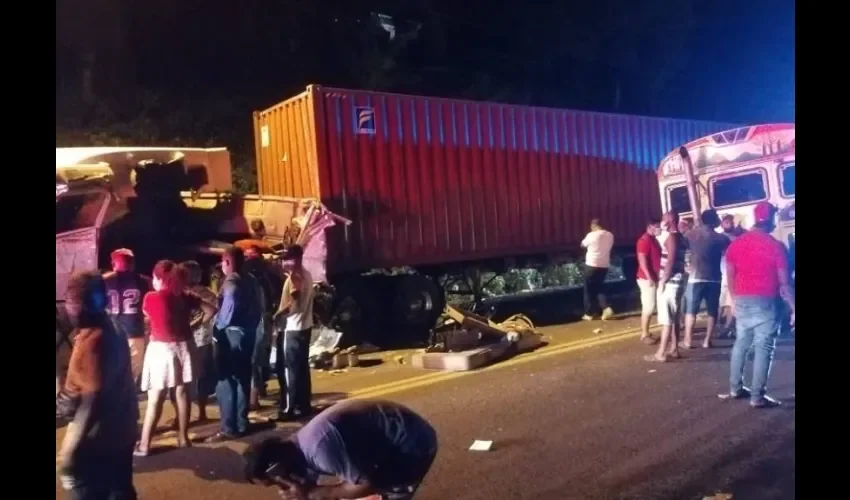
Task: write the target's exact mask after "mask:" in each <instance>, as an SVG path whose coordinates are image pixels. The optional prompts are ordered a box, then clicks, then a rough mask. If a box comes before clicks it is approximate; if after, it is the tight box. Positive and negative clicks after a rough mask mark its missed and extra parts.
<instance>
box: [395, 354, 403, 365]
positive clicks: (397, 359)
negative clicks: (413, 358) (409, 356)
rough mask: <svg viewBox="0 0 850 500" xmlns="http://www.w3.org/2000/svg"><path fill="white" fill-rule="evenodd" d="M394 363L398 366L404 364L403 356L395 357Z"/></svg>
mask: <svg viewBox="0 0 850 500" xmlns="http://www.w3.org/2000/svg"><path fill="white" fill-rule="evenodd" d="M395 362H396V363H398V364H400V365H403V364H404V356H396V357H395Z"/></svg>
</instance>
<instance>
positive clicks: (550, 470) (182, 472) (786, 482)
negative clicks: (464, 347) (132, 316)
mask: <svg viewBox="0 0 850 500" xmlns="http://www.w3.org/2000/svg"><path fill="white" fill-rule="evenodd" d="M649 350H650V348H647V347H645V346H643V345H640V344H639V343H638V342H637V340H636V339H634V340H631V339H630V340H625V341H617V342H612V343H607V344H604V345H598V346H590V347H586V348H581V349H577V350H570V351H569V352H565V353H561V354H555V355H547V356H545V357H544V356H539V357H536V356H535V354H530V355H526V356H527V357H528V359H526V360H522V358H515V360H513V361H512V362H507V363H503V364H502V365H501V366H500V365H495V366H494V367H492V368H489V369H485V370H483V371H479V372H474V373H470V374H468V375H463V376H459V377H454V378H447V379H443V380H436V381H433V382H431V383H428V384H427V385H424V386H419V387H413V388H410V389H407V390H403V391H401V392H396V393H394V394H392V395H389V396H386V397H388V398H391V399H394V400H397V401H400V402H402V403H405V404H407V405H409V406H410V407H412V408H414V409H415V410H417V411H418V412H420V413H422V414H423V415H424V416H426V417H427V418H428V419H429V420H430V421H431V422H432V423H433V424H434V426H435V427H436V428H437V430H438V432H439V435H440V452H439V454H438V457H437V460H436V462H435V464H434V467H433V468H432V470H431V473H430V474H429V476H428V478H427V479H426V481H425V484H424V485H423V487H422V489H421V490H420V494H419V495H418V496H417V498H419V499H421V500H429V499H434V500H442V499H470V500H475V499H482V500H485V499H486V500H491V499H494V498H506V499H507V498H510V499H513V498H517V499H552V500H560V499H573V498H575V499H620V498H622V499H675V500H683V499H690V498H697V499H700V498H703V497H705V496H711V495H714V494H716V493H731V494H732V495H734V497H733V498H734V499H735V500H751V499H752V500H760V499H791V498H795V495H794V488H795V464H794V462H795V460H794V432H795V410H794V398H795V377H794V366H795V362H794V346H793V343H790V342H789V341H785V342H783V344H782V345H781V346H780V347H779V349H778V351H777V359H776V363H775V364H774V370H773V373H772V375H771V389H772V391H771V392H772V394H773V395H774V396H775V397H777V398H779V399H781V400H783V401H784V402H785V404H784V405H783V406H782V407H780V408H776V409H770V410H754V409H751V408H750V407H749V405H747V404H746V402H740V401H735V402H723V401H720V400H719V399H718V398H717V396H716V395H717V393H719V392H721V391H723V390H725V389H726V388H727V386H726V380H727V378H728V374H727V371H728V366H729V365H728V355H729V349H728V348H723V347H720V348H715V349H712V350H701V349H696V350H693V351H689V352H688V353H686V356H687V357H686V358H685V359H683V360H680V361H676V362H671V363H667V364H650V363H647V362H645V361H643V355H644V354H646V353H648V352H649ZM291 430H292V428H291V427H279V428H278V429H276V430H268V431H264V432H262V433H260V434H258V435H255V436H252V437H251V438H248V439H257V438H258V437H260V436H262V435H265V434H268V433H271V432H282V433H286V432H291ZM475 439H483V440H493V441H494V446H493V449H492V450H491V451H489V452H471V451H468V448H469V446H470V445H471V444H472V442H473V440H475ZM246 442H247V440H246ZM246 442H236V443H229V444H226V445H218V446H208V445H199V446H197V447H195V448H192V449H186V450H171V451H166V452H164V453H161V454H157V455H154V456H151V457H148V458H145V459H139V460H137V463H136V476H135V482H136V487H137V489H138V491H139V494H140V498H142V499H162V500H167V499H172V498H174V499H178V498H181V499H195V498H197V499H201V498H205V499H206V498H215V499H239V500H245V499H246V498H251V499H258V500H260V499H273V498H277V496H276V494H275V492H274V491H272V490H267V489H264V488H262V487H259V486H253V485H248V484H245V483H242V482H241V480H240V473H241V466H240V459H239V453H241V451H242V450H244V448H245V446H246ZM63 497H64V495H63V494H61V493H60V490H59V489H58V485H57V498H63Z"/></svg>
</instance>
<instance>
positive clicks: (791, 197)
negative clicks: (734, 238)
mask: <svg viewBox="0 0 850 500" xmlns="http://www.w3.org/2000/svg"><path fill="white" fill-rule="evenodd" d="M684 147H685V148H687V149H688V153H689V155H690V157H691V163H692V164H693V172H694V180H695V182H696V191H697V197H698V198H699V204H700V206H701V208H702V209H703V210H705V209H708V208H713V209H715V210H717V213H718V214H719V215H720V216H721V217H722V216H724V215H726V214H732V216H733V217H734V218H735V221H736V223H737V224H739V225H740V226H741V227H743V228H744V229H749V227H750V226H752V224H753V220H752V217H753V207H754V206H755V204H756V203H758V202H761V201H768V202H770V203H772V204H773V205H774V206H776V207H777V208H778V209H779V213H778V221H777V228H776V231H775V232H774V236H775V237H776V238H777V239H778V240H780V241H782V242H783V243H784V244H785V245H787V246H788V248H789V250H790V251H791V254H792V255H793V253H794V242H795V230H794V223H795V193H796V190H795V177H794V175H795V167H796V161H795V152H796V138H795V133H794V124H793V123H775V124H765V125H752V126H749V127H740V128H735V129H731V130H726V131H724V132H719V133H716V134H712V135H708V136H705V137H702V138H700V139H697V140H695V141H691V142H689V143H687V144H685V145H684ZM658 185H659V191H660V193H661V206H662V208H663V210H664V211H665V212H667V211H675V212H676V213H678V214H679V217H680V218H683V219H687V218H692V217H695V215H694V213H693V210H692V208H691V202H690V198H689V196H688V188H687V178H686V172H685V166H684V162H683V161H682V158H681V156H680V154H679V150H678V148H677V149H676V150H674V151H672V152H671V153H670V154H668V155H667V156H666V157H665V158H664V160H662V161H661V164H660V165H659V167H658Z"/></svg>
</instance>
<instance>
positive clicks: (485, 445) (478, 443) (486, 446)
mask: <svg viewBox="0 0 850 500" xmlns="http://www.w3.org/2000/svg"><path fill="white" fill-rule="evenodd" d="M492 447H493V441H482V440H480V439H476V440H475V441H473V442H472V446H470V447H469V451H490V448H492Z"/></svg>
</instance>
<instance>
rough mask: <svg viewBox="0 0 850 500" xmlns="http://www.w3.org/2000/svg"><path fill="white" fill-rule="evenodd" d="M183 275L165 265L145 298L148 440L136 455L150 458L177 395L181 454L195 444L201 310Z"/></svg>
mask: <svg viewBox="0 0 850 500" xmlns="http://www.w3.org/2000/svg"><path fill="white" fill-rule="evenodd" d="M184 283H185V279H184V277H183V273H182V272H181V269H180V268H179V267H177V264H175V263H174V262H172V261H170V260H161V261H159V262H157V263H156V266H154V268H153V289H154V291H152V292H149V293H148V294H147V295H145V299H144V302H143V304H142V310H143V311H144V313H145V316H146V317H147V318H148V321H149V322H150V329H151V340H150V343H149V344H148V349H147V352H146V353H145V365H144V368H143V369H142V390H143V391H147V393H148V405H147V410H146V411H145V421H144V423H143V424H142V435H141V438H140V439H139V446H138V447H137V448H136V451H135V455H136V456H140V457H144V456H147V455H148V451H149V449H150V444H151V435H152V433H153V431H154V429H155V428H156V424H157V423H158V422H159V419H160V417H161V416H162V404H163V401H164V400H165V396H166V395H167V393H168V391H169V390H171V389H174V397H175V402H176V406H177V427H178V437H177V441H178V444H179V446H180V447H181V448H186V447H189V446H191V442H190V441H189V410H190V407H189V397H188V394H187V390H186V388H187V384H190V383H191V382H192V380H193V374H192V355H191V351H190V347H189V342H190V341H191V340H192V331H191V327H190V323H189V314H190V311H191V310H192V309H193V308H195V307H199V306H198V305H196V304H193V303H192V302H193V301H192V300H191V298H190V297H189V296H188V295H186V294H185V293H184V288H185V287H184Z"/></svg>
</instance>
